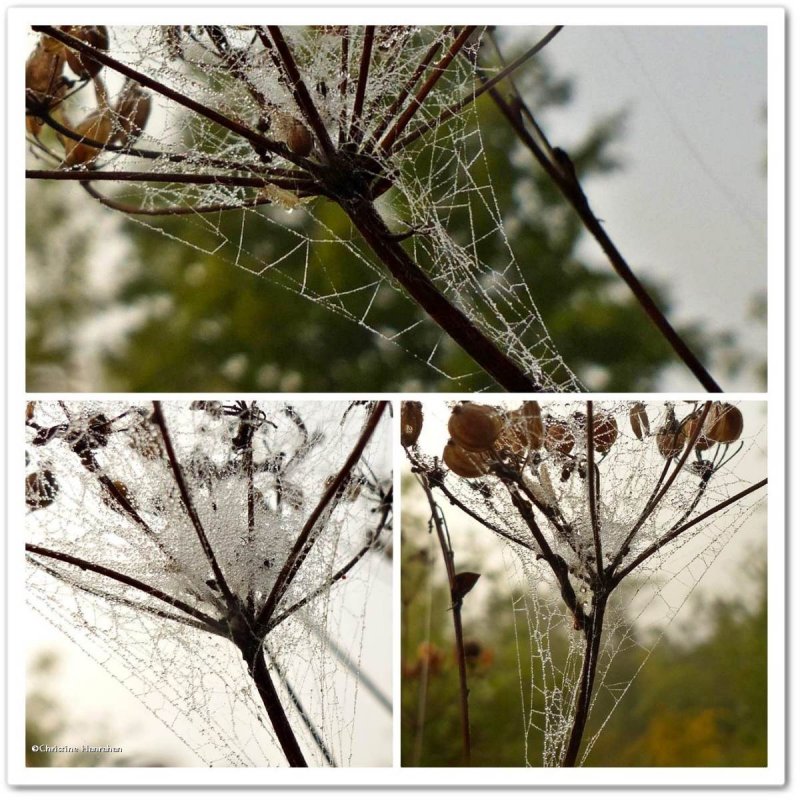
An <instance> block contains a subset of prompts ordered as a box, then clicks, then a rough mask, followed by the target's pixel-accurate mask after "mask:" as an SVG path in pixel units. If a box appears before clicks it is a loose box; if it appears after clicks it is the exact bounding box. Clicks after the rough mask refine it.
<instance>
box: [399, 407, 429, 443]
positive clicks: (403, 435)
mask: <svg viewBox="0 0 800 800" xmlns="http://www.w3.org/2000/svg"><path fill="white" fill-rule="evenodd" d="M422 419H423V415H422V403H420V402H419V401H417V400H405V401H403V404H402V406H401V408H400V444H402V445H403V447H411V446H412V445H415V444H416V443H417V439H419V434H420V432H421V431H422Z"/></svg>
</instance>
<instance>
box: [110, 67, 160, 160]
mask: <svg viewBox="0 0 800 800" xmlns="http://www.w3.org/2000/svg"><path fill="white" fill-rule="evenodd" d="M151 106H152V98H151V96H150V94H149V93H148V92H145V91H144V89H142V87H141V86H140V85H139V84H138V83H136V81H132V80H127V81H126V82H125V86H124V87H123V88H122V92H121V93H120V95H119V98H118V99H117V102H116V105H115V107H114V111H115V113H116V115H117V123H118V125H119V129H118V130H116V131H115V133H114V138H115V139H116V140H117V141H118V142H119V143H120V144H122V145H123V146H126V145H129V144H131V143H132V142H135V141H136V140H137V139H138V138H139V137H140V136H141V135H142V132H143V131H144V128H145V125H147V120H148V119H149V117H150V108H151Z"/></svg>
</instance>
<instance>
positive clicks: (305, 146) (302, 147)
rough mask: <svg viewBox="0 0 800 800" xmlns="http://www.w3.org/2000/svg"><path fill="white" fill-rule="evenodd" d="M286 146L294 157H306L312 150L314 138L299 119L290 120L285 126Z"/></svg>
mask: <svg viewBox="0 0 800 800" xmlns="http://www.w3.org/2000/svg"><path fill="white" fill-rule="evenodd" d="M286 146H287V147H288V148H289V149H290V150H291V151H292V152H293V153H294V154H295V155H296V156H307V155H309V153H310V152H311V151H312V150H313V149H314V137H313V136H312V135H311V131H310V130H309V129H308V128H306V126H305V125H303V123H302V122H300V120H299V119H292V120H291V121H290V122H289V124H288V126H287V131H286Z"/></svg>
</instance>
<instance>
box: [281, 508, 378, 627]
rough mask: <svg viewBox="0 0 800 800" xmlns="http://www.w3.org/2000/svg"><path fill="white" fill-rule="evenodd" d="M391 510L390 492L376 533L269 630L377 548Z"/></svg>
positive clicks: (323, 592) (335, 581) (329, 587)
mask: <svg viewBox="0 0 800 800" xmlns="http://www.w3.org/2000/svg"><path fill="white" fill-rule="evenodd" d="M391 510H392V501H391V493H390V495H389V499H388V500H387V503H386V504H385V505H384V509H383V513H382V514H381V519H380V521H379V522H378V525H377V527H376V529H375V531H374V533H372V534H370V536H369V540H368V541H367V543H366V544H365V545H364V546H363V547H361V549H360V550H358V552H357V553H356V554H355V555H354V556H353V557H352V558H351V559H350V560H349V561H347V563H346V564H344V565H343V566H341V567H340V568H339V569H337V570H336V571H335V572H334V573H333V574H332V575H331V577H330V578H328V579H327V580H326V581H325V582H324V583H323V584H322V585H321V586H319V587H317V588H316V589H312V590H311V591H310V592H309V593H308V594H307V595H306V596H305V597H303V598H302V599H301V600H298V601H297V602H296V603H295V604H294V605H293V606H290V607H289V608H287V609H286V611H283V612H281V613H280V614H278V616H276V617H275V619H273V620H272V621H271V622H270V624H269V627H268V629H267V632H270V631H273V630H275V628H277V627H278V625H280V624H281V622H283V621H284V620H286V619H288V618H289V617H291V616H292V615H293V614H295V613H296V612H298V611H299V610H300V609H301V608H303V607H304V606H306V605H308V604H309V603H310V602H311V601H312V600H315V599H316V598H317V597H319V596H320V595H322V594H325V592H328V591H330V589H331V588H332V587H334V586H336V584H337V582H338V581H341V580H343V579H345V578H346V577H347V575H348V573H349V572H350V570H351V569H353V567H355V565H356V564H358V562H359V561H361V559H362V558H363V557H364V556H365V555H366V554H367V553H368V552H369V551H370V550H374V549H375V545H376V544H377V543H378V541H379V537H380V534H381V532H382V531H383V528H384V526H385V525H386V520H387V518H388V516H389V513H390V512H391Z"/></svg>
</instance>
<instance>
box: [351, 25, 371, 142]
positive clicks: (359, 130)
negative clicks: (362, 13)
mask: <svg viewBox="0 0 800 800" xmlns="http://www.w3.org/2000/svg"><path fill="white" fill-rule="evenodd" d="M374 40H375V26H374V25H365V26H364V42H363V44H362V46H361V63H360V64H359V67H358V82H357V83H356V96H355V99H354V100H353V116H352V118H351V120H350V135H349V141H350V142H353V143H354V144H356V145H358V144H359V143H360V142H361V137H362V136H363V135H364V127H363V125H362V124H361V112H362V111H363V109H364V98H365V97H366V94H367V80H368V79H369V67H370V61H371V57H372V44H373V42H374Z"/></svg>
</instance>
